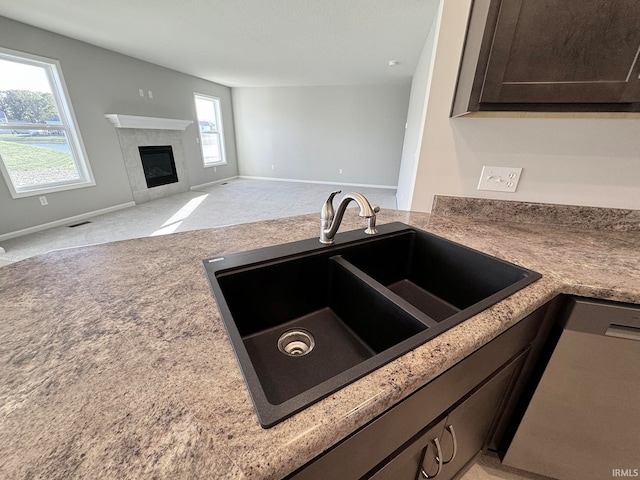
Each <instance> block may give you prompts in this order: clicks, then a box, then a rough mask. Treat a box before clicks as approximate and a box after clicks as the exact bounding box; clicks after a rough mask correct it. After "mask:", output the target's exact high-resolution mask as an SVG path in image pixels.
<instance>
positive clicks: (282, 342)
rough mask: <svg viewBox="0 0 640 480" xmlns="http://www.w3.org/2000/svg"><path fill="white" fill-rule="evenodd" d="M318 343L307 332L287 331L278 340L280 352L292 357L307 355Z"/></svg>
mask: <svg viewBox="0 0 640 480" xmlns="http://www.w3.org/2000/svg"><path fill="white" fill-rule="evenodd" d="M315 344H316V342H315V340H314V339H313V336H312V335H311V333H309V332H307V331H306V330H287V331H286V332H284V333H283V334H282V335H280V338H279V339H278V350H280V351H281V352H282V353H284V354H285V355H289V356H290V357H300V356H302V355H306V354H307V353H309V352H310V351H311V350H313V347H314V346H315Z"/></svg>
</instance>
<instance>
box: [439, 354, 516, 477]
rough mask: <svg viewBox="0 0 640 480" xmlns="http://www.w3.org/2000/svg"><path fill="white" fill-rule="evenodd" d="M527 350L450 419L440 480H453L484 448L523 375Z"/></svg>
mask: <svg viewBox="0 0 640 480" xmlns="http://www.w3.org/2000/svg"><path fill="white" fill-rule="evenodd" d="M527 354H528V349H527V350H526V351H525V352H523V353H522V354H520V355H519V356H518V357H517V358H515V359H514V360H513V361H512V362H510V363H509V364H508V365H507V366H505V367H504V368H503V369H502V370H500V371H499V372H498V373H497V374H496V375H495V376H494V377H493V378H491V380H489V381H488V382H486V383H485V384H484V385H483V386H482V387H480V388H479V389H478V390H476V392H475V393H473V394H472V395H471V396H470V397H468V398H467V399H466V400H465V401H464V402H462V403H461V404H460V405H459V406H458V407H457V408H455V410H453V411H452V412H451V413H450V414H449V416H448V417H447V421H446V426H445V430H444V432H443V434H442V436H441V437H440V445H441V449H442V460H443V463H444V468H443V471H442V475H441V476H440V477H439V478H442V479H449V478H453V477H454V476H455V475H456V474H457V473H458V472H459V471H460V470H461V469H462V468H463V467H464V466H465V465H466V464H467V463H468V462H469V461H470V460H471V459H472V458H473V457H475V456H476V454H477V453H478V452H480V450H482V447H483V446H484V443H485V439H486V438H487V435H488V434H489V431H490V429H491V426H492V425H493V422H494V419H495V417H496V414H497V413H498V412H499V411H501V409H502V403H503V400H504V398H505V394H506V393H507V391H508V390H509V386H510V385H511V382H512V380H513V378H514V376H515V375H517V374H518V372H520V370H521V368H522V365H523V363H524V361H525V359H526V356H527Z"/></svg>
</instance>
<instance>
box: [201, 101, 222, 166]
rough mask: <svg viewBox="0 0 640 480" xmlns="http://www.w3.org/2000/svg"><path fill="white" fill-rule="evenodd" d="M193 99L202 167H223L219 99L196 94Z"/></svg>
mask: <svg viewBox="0 0 640 480" xmlns="http://www.w3.org/2000/svg"><path fill="white" fill-rule="evenodd" d="M194 97H195V100H196V116H197V117H198V130H199V131H200V146H201V147H202V158H203V160H204V166H205V167H212V166H214V165H224V164H225V163H227V158H226V155H225V152H224V135H223V133H222V118H221V115H220V99H219V98H216V97H208V96H206V95H200V94H198V93H195V94H194Z"/></svg>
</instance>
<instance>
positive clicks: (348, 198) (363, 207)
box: [320, 190, 380, 244]
mask: <svg viewBox="0 0 640 480" xmlns="http://www.w3.org/2000/svg"><path fill="white" fill-rule="evenodd" d="M338 193H340V190H338V191H335V192H332V193H331V195H329V198H328V199H327V201H326V202H325V204H324V206H323V207H322V211H321V212H320V243H325V244H331V243H333V242H334V237H335V235H336V232H337V231H338V228H339V227H340V223H341V222H342V217H343V216H344V212H345V210H346V209H347V206H348V205H349V203H350V202H352V201H353V202H356V203H357V204H358V207H360V213H359V215H360V216H361V217H364V218H367V219H368V225H367V229H366V230H365V233H367V234H369V235H373V234H374V233H377V230H376V228H375V227H376V213H377V212H379V211H380V207H378V206H375V207H372V206H371V204H370V203H369V200H367V199H366V197H365V196H364V195H362V194H361V193H357V192H351V193H347V194H346V195H345V196H344V197H343V198H342V200H341V201H340V204H339V205H338V209H337V211H336V212H335V216H334V210H333V197H335V196H336V195H337V194H338Z"/></svg>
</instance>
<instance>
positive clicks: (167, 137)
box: [107, 114, 193, 204]
mask: <svg viewBox="0 0 640 480" xmlns="http://www.w3.org/2000/svg"><path fill="white" fill-rule="evenodd" d="M110 117H111V118H110ZM114 117H116V115H113V114H112V115H108V116H107V118H108V119H109V120H110V121H111V122H112V123H114V126H116V131H117V133H118V141H119V142H120V149H121V150H122V157H123V158H124V164H125V167H126V169H127V176H128V177H129V185H130V186H131V192H132V193H133V200H134V201H135V202H136V203H137V204H140V203H145V202H149V201H151V200H157V199H159V198H163V197H168V196H169V195H174V194H176V193H182V192H186V191H188V190H189V187H190V184H189V175H188V173H187V162H186V160H185V155H184V147H183V144H182V131H183V130H184V129H185V128H186V125H188V124H190V123H193V122H191V121H182V120H180V121H172V122H173V123H178V122H180V123H182V124H183V125H179V126H176V127H175V129H173V127H167V125H166V124H167V123H168V122H171V120H170V119H156V118H151V117H133V116H119V117H120V118H114ZM131 119H134V120H136V123H134V124H130V125H127V126H125V125H124V124H122V125H121V124H120V123H118V122H123V120H125V121H126V120H131ZM123 123H124V122H123ZM138 126H140V127H143V126H144V127H146V126H148V127H149V128H138ZM170 128H171V129H170ZM160 145H171V148H172V150H173V157H174V160H175V163H176V172H177V174H178V181H177V182H176V183H170V184H167V185H159V186H157V187H152V188H148V187H147V182H146V180H145V177H144V170H143V169H142V160H141V159H140V152H139V151H138V147H150V146H160Z"/></svg>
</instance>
